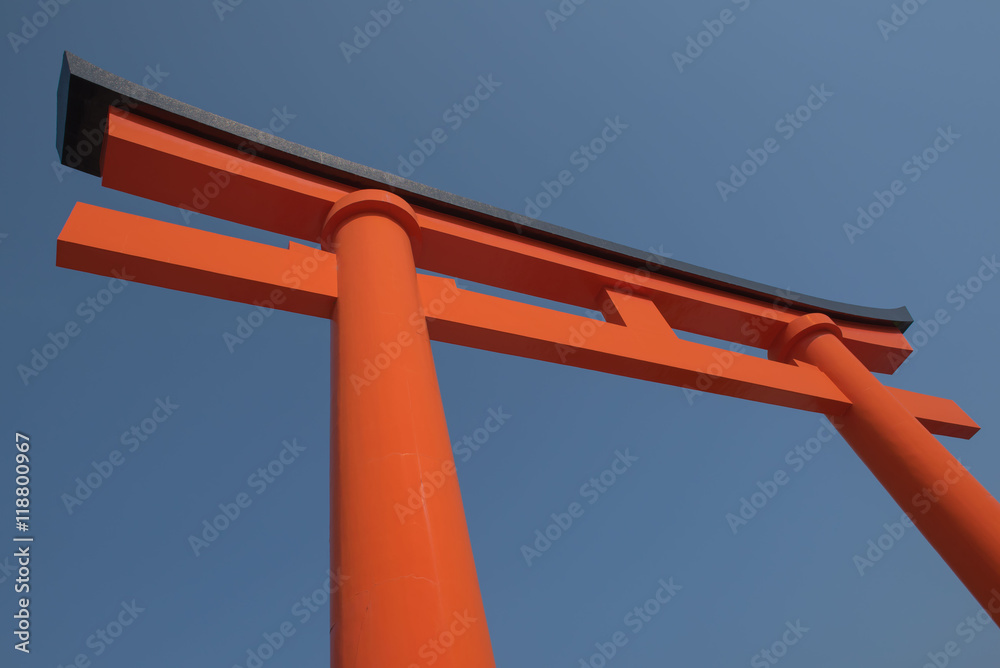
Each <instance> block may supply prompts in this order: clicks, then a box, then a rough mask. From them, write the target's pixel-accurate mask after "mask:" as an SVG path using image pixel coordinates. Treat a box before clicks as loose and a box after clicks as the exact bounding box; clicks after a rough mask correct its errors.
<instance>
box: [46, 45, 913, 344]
mask: <svg viewBox="0 0 1000 668" xmlns="http://www.w3.org/2000/svg"><path fill="white" fill-rule="evenodd" d="M58 103H59V109H58V118H57V123H58V128H57V134H56V149H57V150H58V151H59V155H60V156H61V160H62V164H64V165H66V166H67V167H72V168H74V169H78V170H80V171H82V172H86V173H88V174H93V175H94V176H100V175H101V162H100V155H101V150H100V148H101V147H100V145H101V143H102V142H103V139H104V135H103V129H102V128H103V122H104V119H105V118H106V117H107V113H108V107H110V106H117V107H120V108H125V109H129V110H130V111H131V112H133V113H136V114H138V115H140V116H143V117H146V118H149V119H151V120H154V121H157V122H159V123H162V124H164V125H167V126H171V127H174V128H177V129H179V130H183V131H185V132H188V133H190V134H192V135H195V136H197V137H202V138H204V139H208V140H211V141H214V142H217V143H219V144H222V145H224V146H228V147H232V148H236V149H239V150H247V151H249V150H252V151H253V152H255V153H256V154H257V155H260V156H262V157H264V158H266V159H268V160H271V161H273V162H277V163H280V164H283V165H287V166H289V167H292V168H294V169H298V170H301V171H303V172H306V173H309V174H314V175H316V176H319V177H322V178H326V179H330V180H333V181H336V182H339V183H343V184H345V185H348V186H351V187H354V188H378V189H382V190H388V191H389V192H392V193H395V194H397V195H399V196H401V197H403V198H404V199H406V200H407V201H408V202H410V203H411V204H413V205H415V206H421V207H424V208H426V209H430V210H433V211H439V212H441V213H445V214H448V215H452V216H456V217H458V218H463V219H465V220H469V221H472V222H475V223H478V224H480V225H483V226H485V227H490V228H494V229H498V230H503V231H505V232H513V233H515V234H520V235H522V236H524V237H528V238H530V239H536V240H539V241H542V242H545V243H548V244H551V245H553V246H558V247H561V248H567V249H570V250H574V251H577V252H580V253H584V254H586V255H589V256H591V257H596V258H601V259H603V260H610V261H612V262H616V263H618V264H620V265H624V266H626V267H630V268H645V269H647V270H649V271H650V272H652V273H654V274H660V275H663V276H669V277H671V278H677V279H682V280H685V281H688V282H690V283H694V284H697V285H701V286H707V287H711V288H715V289H718V290H723V291H725V292H728V293H730V294H733V295H739V296H742V297H750V298H752V299H757V300H760V301H762V302H766V303H769V304H781V305H782V306H784V307H785V308H792V309H796V310H802V311H805V312H807V313H825V314H826V315H828V316H830V317H831V318H835V319H839V320H843V321H849V322H857V323H863V324H868V325H876V326H881V327H895V328H896V329H898V330H899V331H901V332H905V331H906V329H907V327H909V326H910V325H911V324H912V323H913V319H912V317H911V316H910V313H909V311H908V310H907V309H906V308H905V307H899V308H894V309H879V308H869V307H865V306H852V305H850V304H842V303H840V302H834V301H829V300H826V299H818V298H816V297H808V296H804V295H799V294H794V293H789V292H787V291H782V290H779V289H777V288H774V287H771V286H769V285H764V284H762V283H756V282H754V281H747V280H744V279H741V278H736V277H734V276H729V275H727V274H722V273H719V272H716V271H712V270H709V269H702V268H701V267H696V266H694V265H691V264H687V263H686V262H678V261H676V260H672V259H670V258H665V257H661V256H659V255H654V254H651V253H643V252H641V251H637V250H634V249H632V248H628V247H627V246H622V245H620V244H616V243H612V242H610V241H605V240H603V239H598V238H596V237H592V236H590V235H586V234H580V233H578V232H574V231H572V230H568V229H566V228H562V227H558V226H556V225H550V224H549V223H545V222H542V221H539V220H534V219H532V218H528V217H526V216H522V215H520V214H517V213H513V212H511V211H505V210H503V209H498V208H496V207H492V206H489V205H487V204H482V203H480V202H476V201H473V200H470V199H465V198H464V197H458V196H457V195H452V194H450V193H446V192H443V191H441V190H436V189H434V188H429V187H427V186H425V185H421V184H419V183H415V182H413V181H409V180H407V179H404V178H402V177H399V176H396V175H395V174H389V173H387V172H381V171H379V170H376V169H372V168H370V167H365V166H364V165H359V164H357V163H353V162H349V161H347V160H343V159H341V158H338V157H336V156H333V155H330V154H328V153H322V152H320V151H316V150H314V149H311V148H306V147H305V146H300V145H299V144H294V143H292V142H290V141H287V140H285V139H282V138H280V137H275V136H273V135H269V134H267V133H265V132H261V131H259V130H256V129H254V128H251V127H249V126H246V125H242V124H240V123H236V122H233V121H231V120H229V119H226V118H222V117H221V116H216V115H215V114H210V113H208V112H206V111H202V110H201V109H198V108H197V107H192V106H191V105H188V104H184V103H183V102H178V101H177V100H175V99H173V98H170V97H167V96H166V95H161V94H160V93H156V92H154V91H152V90H149V89H148V88H144V87H142V86H139V85H137V84H134V83H132V82H130V81H126V80H125V79H122V78H121V77H119V76H116V75H114V74H111V73H110V72H106V71H105V70H102V69H101V68H99V67H96V66H95V65H92V64H91V63H88V62H87V61H85V60H83V59H81V58H79V57H77V56H75V55H73V54H71V53H69V52H66V53H65V54H64V56H63V68H62V73H61V74H60V77H59V101H58Z"/></svg>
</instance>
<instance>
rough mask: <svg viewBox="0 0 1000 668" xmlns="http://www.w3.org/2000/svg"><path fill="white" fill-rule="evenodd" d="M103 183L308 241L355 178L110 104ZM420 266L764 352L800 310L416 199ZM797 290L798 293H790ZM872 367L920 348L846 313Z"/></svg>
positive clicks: (887, 365) (884, 368)
mask: <svg viewBox="0 0 1000 668" xmlns="http://www.w3.org/2000/svg"><path fill="white" fill-rule="evenodd" d="M102 160H103V162H102V165H103V184H104V185H105V186H107V187H110V188H114V189H117V190H121V191H124V192H128V193H131V194H133V195H137V196H140V197H144V198H147V199H152V200H156V201H159V202H163V203H165V204H169V205H171V206H178V207H181V208H184V209H188V210H196V211H199V212H201V213H204V214H207V215H211V216H215V217H217V218H222V219H225V220H230V221H233V222H236V223H239V224H242V225H248V226H251V227H256V228H259V229H263V230H269V231H272V232H277V233H280V234H283V235H286V236H290V237H294V238H297V239H303V240H307V241H311V242H316V241H318V240H319V236H320V230H321V229H322V225H323V221H324V217H325V216H326V214H327V213H328V212H329V210H330V208H331V207H332V205H333V204H334V203H335V202H336V201H338V200H339V199H340V198H342V197H344V196H345V195H347V194H349V193H351V192H353V191H354V189H352V188H350V187H349V186H345V185H342V184H338V183H335V182H333V181H328V180H325V179H321V178H319V177H315V176H311V175H308V174H304V173H302V172H299V171H297V170H294V169H292V168H290V167H286V166H283V165H279V164H277V163H273V162H269V161H267V160H264V159H262V158H259V157H257V156H255V155H252V154H248V153H243V152H240V151H237V150H235V149H230V148H226V147H222V146H220V145H218V144H215V143H213V142H211V141H208V140H203V139H199V138H197V137H193V136H191V135H189V134H186V133H184V132H182V131H179V130H175V129H172V128H169V127H166V126H163V125H160V124H158V123H156V122H154V121H151V120H148V119H144V118H141V117H138V116H136V115H130V116H128V117H124V116H122V115H121V112H118V111H117V110H115V109H112V110H111V114H110V118H109V128H108V132H107V136H106V139H105V142H104V148H103V156H102ZM415 211H416V214H417V221H418V224H419V226H420V228H421V243H420V248H419V253H418V255H417V258H416V261H417V265H418V267H419V268H421V269H425V270H428V271H433V272H436V273H440V274H445V275H448V276H454V277H455V278H460V279H464V280H469V281H472V282H475V283H482V284H485V285H492V286H495V287H499V288H503V289H506V290H512V291H515V292H519V293H522V294H527V295H532V296H536V297H541V298H544V299H549V300H552V301H557V302H561V303H565V304H572V305H575V306H580V307H583V308H588V309H595V310H603V309H602V303H603V302H604V301H605V299H606V298H605V290H606V289H607V288H609V287H611V288H612V289H616V290H629V291H632V292H634V293H636V294H639V295H642V296H645V297H647V298H648V299H651V300H652V301H653V302H654V303H655V304H656V305H657V306H658V307H659V308H660V311H661V312H662V313H663V315H664V316H665V317H666V318H667V319H668V320H669V322H670V323H671V324H672V326H673V327H675V328H676V329H679V330H683V331H687V332H692V333H694V334H700V335H703V336H709V337H712V338H716V339H722V340H725V341H731V342H734V343H739V344H741V345H747V346H753V347H758V348H762V349H767V348H768V347H769V346H770V344H771V342H772V341H773V339H774V337H776V336H777V335H778V333H779V332H781V331H782V330H783V329H784V327H785V325H787V324H788V323H790V322H792V321H793V320H795V319H796V318H797V317H799V316H801V315H803V312H801V311H798V310H793V309H790V308H787V307H785V306H783V305H782V304H780V303H779V304H774V303H770V302H767V301H764V300H757V299H752V298H749V297H742V296H738V295H733V294H730V293H727V292H725V291H723V290H720V289H715V288H710V287H705V286H702V285H695V284H693V283H689V282H686V281H683V280H680V279H674V278H669V277H666V276H662V275H658V274H650V273H649V272H646V271H643V270H638V271H636V270H631V269H629V268H628V267H624V266H622V265H618V264H616V263H614V262H610V261H607V260H602V259H599V258H594V257H591V256H588V255H586V254H584V253H579V252H575V251H571V250H568V249H566V248H561V247H555V246H552V245H549V244H546V243H543V242H541V241H537V240H532V239H528V238H525V237H522V236H519V235H517V234H512V233H509V232H503V231H500V230H495V229H487V228H484V227H482V226H479V225H474V224H471V223H469V222H465V221H463V220H461V219H459V218H456V217H453V216H449V215H446V214H443V213H439V212H436V211H431V210H428V209H424V208H420V207H416V208H415ZM792 298H794V295H791V294H789V299H792ZM837 324H838V325H839V326H840V327H841V331H842V332H843V336H844V343H845V345H847V347H848V349H849V350H851V352H853V353H854V354H855V355H856V356H857V357H858V359H860V360H861V361H862V363H863V364H865V366H866V367H867V368H868V369H870V370H872V371H877V372H882V373H892V372H893V371H895V369H896V367H897V366H898V364H899V363H901V362H902V360H904V359H905V358H906V356H907V355H909V353H910V352H912V348H911V347H910V345H909V344H908V343H907V341H906V338H905V337H904V336H903V335H902V334H901V333H900V332H899V331H896V330H895V329H887V328H880V327H875V326H867V325H862V324H858V323H853V322H844V321H840V320H838V321H837Z"/></svg>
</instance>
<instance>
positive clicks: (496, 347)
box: [57, 53, 1000, 668]
mask: <svg viewBox="0 0 1000 668" xmlns="http://www.w3.org/2000/svg"><path fill="white" fill-rule="evenodd" d="M57 145H58V150H59V152H60V156H61V162H62V164H63V165H66V166H68V167H71V168H75V169H79V170H81V171H83V172H86V173H90V174H93V175H96V176H100V177H101V179H102V184H103V185H104V186H106V187H109V188H114V189H117V190H121V191H124V192H128V193H132V194H134V195H138V196H140V197H145V198H148V199H151V200H155V201H158V202H163V203H166V204H170V205H174V206H180V207H183V208H186V209H190V210H194V209H197V210H199V211H200V212H202V213H205V214H208V215H211V216H215V217H217V218H223V219H226V220H230V221H233V222H236V223H240V224H243V225H248V226H251V227H256V228H259V229H263V230H269V231H272V232H277V233H280V234H283V235H286V236H288V237H292V238H295V239H300V240H305V241H308V242H319V243H320V244H321V248H319V249H317V248H314V247H311V246H307V245H304V244H299V243H294V242H291V243H289V246H288V248H287V249H281V248H277V247H273V246H269V245H265V244H260V243H254V242H250V241H245V240H241V239H235V238H231V237H226V236H223V235H219V234H212V233H209V232H203V231H200V230H196V229H191V228H187V227H184V226H180V225H174V224H170V223H166V222H161V221H157V220H152V219H149V218H143V217H139V216H135V215H131V214H128V213H122V212H118V211H112V210H108V209H103V208H99V207H96V206H92V205H89V204H83V203H78V204H77V205H76V206H75V208H74V209H73V212H72V214H71V215H70V217H69V220H67V222H66V225H65V227H64V228H63V230H62V233H61V234H60V235H59V239H58V251H57V264H58V265H59V266H61V267H68V268H71V269H77V270H80V271H87V272H91V273H95V274H100V275H111V274H112V271H114V270H115V269H116V268H118V267H120V266H122V264H123V263H127V267H128V270H129V272H130V273H132V274H134V275H135V277H136V278H135V280H136V281H139V282H142V283H147V284H150V285H158V286H161V287H165V288H171V289H174V290H184V291H187V292H192V293H196V294H200V295H207V296H212V297H218V298H221V299H228V300H232V301H240V302H246V303H257V304H260V303H263V302H264V301H265V300H266V301H269V302H270V303H271V304H273V305H274V306H275V307H276V308H280V309H283V310H286V311H291V312H295V313H303V314H308V315H314V316H317V317H321V318H330V319H331V320H332V330H331V346H332V364H333V368H332V402H331V418H332V426H331V464H330V468H331V471H330V473H331V478H330V485H331V490H330V494H331V499H330V503H331V527H330V551H331V564H332V570H333V571H334V572H335V573H336V572H338V571H339V572H342V573H343V574H344V575H345V576H347V577H346V579H345V580H344V582H343V583H342V585H341V587H340V588H339V590H338V591H337V592H336V595H335V596H334V598H333V601H332V605H331V617H332V622H333V630H332V635H331V657H332V659H331V661H332V665H333V666H335V667H337V668H340V667H343V666H348V665H350V666H355V667H357V668H386V667H388V666H411V665H416V664H417V662H418V648H419V647H420V646H421V645H423V644H424V643H426V642H427V641H428V640H429V639H432V638H437V637H438V636H439V635H440V634H441V633H442V632H445V631H447V630H448V629H449V628H451V627H452V626H453V625H454V624H460V625H465V626H467V624H466V623H465V622H463V621H462V620H461V619H459V618H458V617H457V615H461V614H462V613H464V612H466V611H469V614H470V615H471V616H472V617H474V618H478V619H480V620H484V619H485V614H484V611H483V605H482V600H481V596H480V592H479V584H478V580H477V576H476V569H475V563H474V560H473V555H472V549H471V546H470V543H469V538H468V530H467V526H466V521H465V514H464V510H463V507H462V498H461V494H460V491H459V488H458V485H457V484H454V485H447V486H445V487H444V488H442V489H441V490H439V491H438V492H437V493H435V494H434V495H433V496H431V497H429V498H427V499H426V500H425V501H424V502H423V508H422V509H421V510H420V511H419V512H415V513H412V514H410V515H408V516H407V517H406V518H405V521H403V522H401V521H400V517H399V516H398V515H397V511H396V510H395V509H394V502H397V501H398V500H400V499H405V498H406V497H407V492H408V490H409V489H410V488H411V487H412V488H417V487H419V485H420V483H421V482H422V480H421V474H422V473H423V472H425V471H428V470H440V471H445V472H454V461H453V459H452V453H451V448H450V443H449V437H448V430H447V426H446V424H445V418H444V411H443V409H442V405H441V398H440V394H439V390H438V384H437V376H436V373H435V369H434V360H433V358H432V355H431V346H430V341H431V340H432V339H433V340H436V341H445V342H449V343H455V344H459V345H464V346H471V347H475V348H481V349H483V350H491V351H494V352H500V353H505V354H510V355H518V356H521V357H527V358H532V359H537V360H544V361H548V362H555V363H558V364H568V365H571V366H576V367H580V368H584V369H594V370H597V371H602V372H606V373H613V374H617V375H621V376H628V377H631V378H639V379H643V380H649V381H654V382H658V383H668V384H672V385H677V386H680V387H687V388H692V389H697V390H700V391H707V392H714V393H718V394H723V395H728V396H733V397H741V398H744V399H750V400H753V401H760V402H764V403H769V404H775V405H778V406H787V407H791V408H797V409H801V410H806V411H812V412H817V413H823V414H826V415H827V416H829V417H830V419H831V421H832V422H833V424H835V425H836V426H837V428H838V429H839V431H840V433H841V434H842V435H843V436H844V438H845V439H846V440H847V442H848V443H849V444H850V445H851V447H852V448H853V449H854V450H855V452H856V453H857V454H858V456H859V457H861V459H862V461H863V462H864V463H865V464H866V465H867V466H868V468H869V469H870V470H871V471H872V473H873V474H874V475H875V477H876V478H878V480H879V482H880V483H881V484H882V485H883V486H884V487H885V488H886V490H888V492H889V493H890V494H891V495H892V497H893V498H894V499H895V500H896V502H897V503H898V504H899V505H900V507H901V508H902V509H903V510H904V511H906V512H907V513H908V514H909V515H910V516H911V518H912V520H913V521H914V523H915V524H916V526H917V527H918V528H919V529H920V531H921V532H922V533H923V535H924V536H925V537H926V538H927V540H928V541H929V542H930V543H931V545H933V546H934V548H935V549H936V550H937V551H938V553H939V554H940V555H941V557H942V558H943V559H944V560H945V562H946V563H947V564H948V566H950V567H951V569H952V570H953V571H954V572H955V573H956V575H958V577H959V578H960V579H961V580H962V582H963V583H964V584H965V586H966V587H967V588H968V589H969V591H970V592H972V594H973V596H975V597H976V599H977V600H978V601H979V603H980V604H981V605H982V606H983V607H984V608H986V609H987V610H988V611H989V613H990V614H991V615H992V617H993V620H994V621H995V622H997V623H998V624H1000V503H998V502H997V501H996V500H995V499H994V498H993V497H992V496H991V495H990V494H989V492H987V491H986V489H985V488H983V487H982V486H981V485H980V484H979V482H977V481H976V480H975V478H973V476H972V475H971V474H970V473H969V472H968V471H967V470H966V469H965V468H964V467H963V466H962V465H961V464H960V463H959V462H958V461H957V460H956V459H955V458H954V457H952V455H951V454H950V453H949V452H948V451H947V450H946V449H945V448H944V447H943V446H942V445H941V444H940V443H939V442H938V441H937V440H936V439H935V438H934V437H933V436H932V435H931V434H940V435H946V436H954V437H959V438H971V437H972V436H973V435H974V434H975V433H976V432H977V431H978V429H979V428H978V426H977V425H976V424H975V423H974V422H973V421H972V420H971V419H970V418H969V417H968V416H967V415H966V414H965V413H964V412H963V411H962V410H961V409H960V408H959V407H958V406H957V405H956V404H955V403H954V402H952V401H950V400H947V399H941V398H937V397H931V396H926V395H922V394H917V393H914V392H908V391H906V390H900V389H895V388H889V387H886V386H884V385H882V383H881V382H880V381H879V380H878V379H877V378H876V377H875V376H874V375H873V372H879V373H892V372H893V371H895V369H896V368H897V367H898V366H899V364H900V363H901V362H902V361H903V360H904V359H905V358H906V356H907V355H908V354H909V353H910V352H912V349H911V348H910V346H909V345H908V343H907V341H906V339H905V338H904V337H903V334H902V332H903V331H905V329H906V327H907V326H908V325H910V324H911V322H912V321H911V320H910V317H909V313H908V312H907V311H906V309H905V308H900V309H895V310H884V309H870V308H863V307H857V306H850V305H845V304H838V303H835V302H829V301H824V300H820V299H815V298H811V297H805V296H801V295H793V294H785V293H782V292H781V291H779V290H776V289H774V288H771V287H768V286H764V285H760V284H757V283H752V282H748V281H744V280H740V279H736V278H733V277H730V276H726V275H723V274H718V273H715V272H711V271H707V270H704V269H700V268H698V267H694V266H691V265H687V264H684V263H680V262H676V261H673V260H668V259H665V258H661V257H657V256H651V255H643V254H639V253H637V252H635V251H632V250H631V249H628V248H624V247H621V246H617V245H614V244H611V243H608V242H605V241H602V240H599V239H595V238H592V237H587V236H584V235H581V234H577V233H574V232H571V231H569V230H565V229H562V228H558V227H555V226H552V225H548V224H545V223H541V222H538V221H534V220H531V219H528V218H525V217H522V216H519V215H517V214H513V213H510V212H507V211H502V210H499V209H495V208H492V207H489V206H486V205H483V204H480V203H477V202H473V201H470V200H466V199H463V198H459V197H455V196H453V195H449V194H447V193H443V192H440V191H437V190H433V189H430V188H427V187H425V186H422V185H419V184H416V183H413V182H411V181H407V180H405V179H402V178H399V177H396V176H394V175H391V174H386V173H383V172H378V171H376V170H372V169H369V168H367V167H363V166H360V165H356V164H354V163H350V162H347V161H344V160H341V159H339V158H336V157H334V156H331V155H327V154H324V153H320V152H318V151H314V150H312V149H308V148H305V147H302V146H299V145H297V144H293V143H291V142H288V141H285V140H283V139H280V138H277V137H273V136H271V135H267V134H265V133H262V132H259V131H257V130H254V129H252V128H249V127H247V126H244V125H240V124H238V123H234V122H232V121H230V120H227V119H224V118H221V117H219V116H215V115H212V114H209V113H206V112H204V111H202V110H200V109H196V108H194V107H191V106H189V105H186V104H183V103H181V102H178V101H176V100H173V99H171V98H168V97H165V96H163V95H160V94H158V93H154V92H152V91H150V90H147V89H145V88H142V87H140V86H137V85H135V84H132V83H130V82H127V81H125V80H124V79H121V78H119V77H116V76H114V75H112V74H110V73H108V72H105V71H104V70H101V69H99V68H97V67H95V66H93V65H91V64H90V63H87V62H86V61H83V60H81V59H79V58H77V57H76V56H74V55H72V54H69V53H67V54H66V55H65V58H64V62H63V70H62V75H61V78H60V82H59V124H58V142H57ZM193 196H194V197H193ZM418 268H419V269H423V270H427V271H432V272H435V273H438V274H443V275H445V276H454V277H457V278H462V279H465V280H468V281H472V282H475V283H481V284H486V285H492V286H496V287H500V288H504V289H507V290H512V291H515V292H519V293H522V294H527V295H533V296H536V297H542V298H545V299H549V300H553V301H557V302H562V303H566V304H572V305H575V306H579V307H584V308H588V309H594V310H598V311H600V313H602V314H603V316H604V318H605V319H604V320H596V319H592V318H587V317H583V316H577V315H571V314H567V313H562V312H559V311H554V310H550V309H546V308H542V307H538V306H533V305H528V304H524V303H520V302H516V301H512V300H508V299H502V298H498V297H493V296H487V295H484V294H480V293H477V292H474V291H470V290H463V289H459V288H458V287H457V286H456V284H455V281H454V280H453V279H451V278H443V277H439V276H432V275H428V274H421V273H418V272H417V269H418ZM675 329H678V330H684V331H688V332H693V333H696V334H700V335H704V336H708V337H714V338H716V339H722V340H725V341H730V342H733V343H735V344H740V345H745V346H754V347H758V348H762V349H764V350H766V351H767V352H768V358H769V359H763V358H760V357H755V356H751V355H745V354H740V353H735V352H732V351H730V350H722V349H718V348H713V347H711V346H707V345H702V344H698V343H693V342H689V341H685V340H682V339H680V338H678V337H677V335H676V334H675V333H674V330H675ZM928 500H931V501H932V503H928ZM463 631H464V633H463V634H462V637H461V638H460V639H459V640H457V641H455V644H454V646H453V647H452V648H451V649H449V650H448V652H447V653H446V654H443V655H441V656H439V657H438V658H439V660H440V664H439V665H442V666H445V667H456V668H470V667H473V666H475V667H477V668H482V667H487V666H493V665H494V661H493V653H492V649H491V645H490V637H489V632H488V629H487V625H486V623H485V622H482V623H476V624H474V625H472V626H469V627H468V628H465V627H464V626H463ZM390 639H391V641H390Z"/></svg>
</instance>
